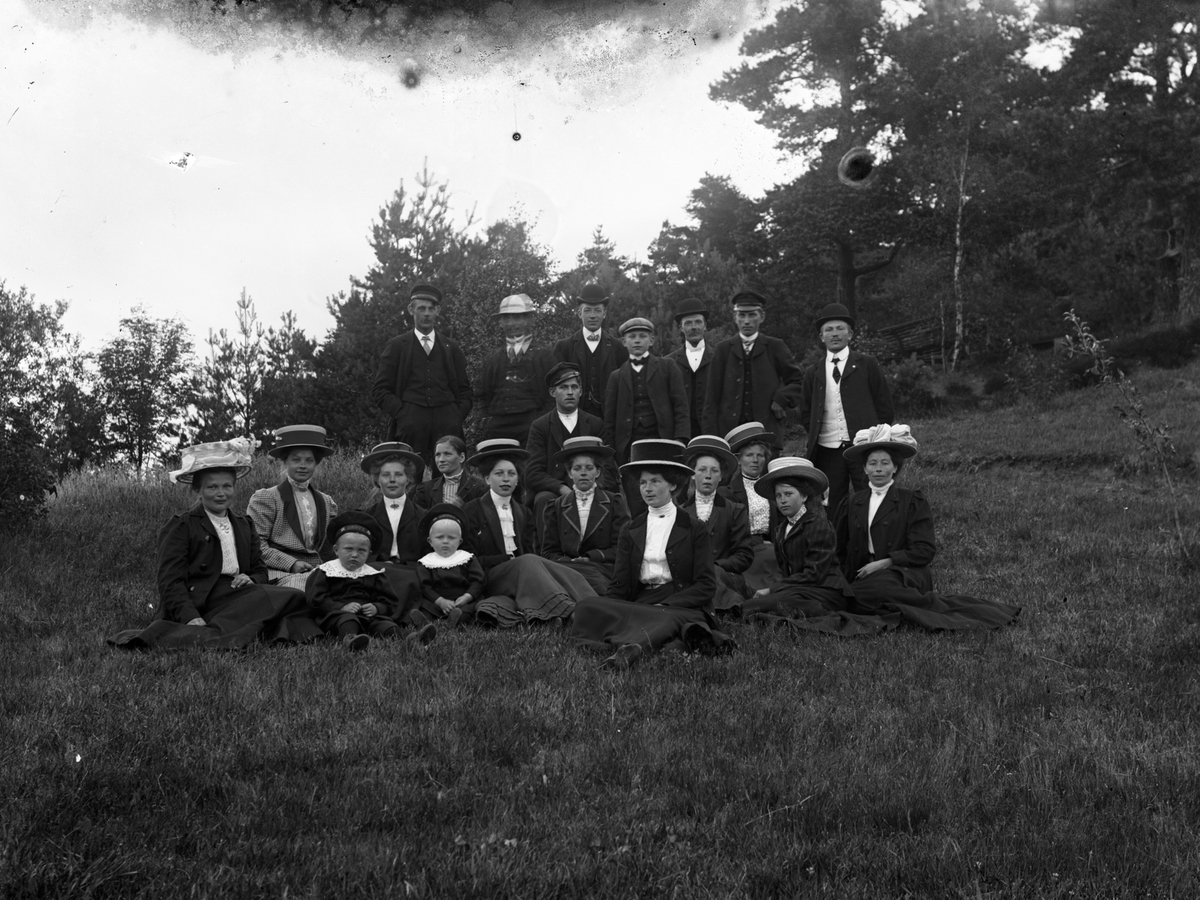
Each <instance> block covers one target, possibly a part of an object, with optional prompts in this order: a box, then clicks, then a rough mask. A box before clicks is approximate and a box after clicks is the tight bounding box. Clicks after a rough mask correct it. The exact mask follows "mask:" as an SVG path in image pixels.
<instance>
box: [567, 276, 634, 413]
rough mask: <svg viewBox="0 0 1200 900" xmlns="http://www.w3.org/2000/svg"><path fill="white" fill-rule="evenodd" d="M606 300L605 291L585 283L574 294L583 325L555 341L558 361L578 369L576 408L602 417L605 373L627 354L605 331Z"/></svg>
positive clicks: (619, 365) (606, 378) (614, 368)
mask: <svg viewBox="0 0 1200 900" xmlns="http://www.w3.org/2000/svg"><path fill="white" fill-rule="evenodd" d="M608 300H609V297H608V292H607V291H606V290H604V288H602V287H600V285H598V284H586V285H584V286H583V289H582V290H581V291H580V292H579V296H578V297H576V298H575V304H576V306H577V310H578V313H579V321H580V324H581V325H582V326H583V327H582V328H581V329H580V330H579V331H577V332H575V333H574V334H573V335H571V336H570V337H568V338H563V339H562V340H561V341H559V342H558V343H557V344H555V345H554V358H555V359H557V360H558V361H559V362H567V363H571V364H572V365H574V366H575V367H576V368H577V369H578V370H579V385H580V389H581V393H580V397H579V408H580V409H581V410H583V411H584V412H586V413H590V414H591V415H593V416H600V417H601V418H603V417H604V390H605V388H607V387H608V376H609V375H611V374H612V373H613V372H615V371H616V370H617V369H619V368H620V367H621V365H622V364H623V363H624V362H625V360H627V359H628V358H629V353H628V351H626V349H625V348H624V347H623V346H622V345H621V342H620V341H617V340H615V339H614V338H613V337H612V336H611V335H609V334H606V333H605V331H604V317H605V315H606V314H607V312H608Z"/></svg>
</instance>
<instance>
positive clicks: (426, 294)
mask: <svg viewBox="0 0 1200 900" xmlns="http://www.w3.org/2000/svg"><path fill="white" fill-rule="evenodd" d="M413 300H429V301H432V302H433V303H438V304H440V303H441V302H442V292H441V291H439V290H438V289H437V288H436V287H434V286H433V285H432V284H414V285H413V286H412V290H410V291H409V292H408V301H409V303H411V302H412V301H413Z"/></svg>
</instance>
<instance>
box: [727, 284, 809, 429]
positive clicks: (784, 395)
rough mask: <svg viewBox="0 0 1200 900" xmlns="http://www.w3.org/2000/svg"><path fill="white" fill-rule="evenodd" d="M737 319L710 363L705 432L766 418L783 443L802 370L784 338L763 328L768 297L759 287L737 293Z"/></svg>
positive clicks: (735, 318)
mask: <svg viewBox="0 0 1200 900" xmlns="http://www.w3.org/2000/svg"><path fill="white" fill-rule="evenodd" d="M732 306H733V319H734V323H735V324H736V325H737V329H738V333H737V334H735V335H734V336H733V337H731V338H729V339H728V340H724V341H721V343H719V344H717V347H716V350H715V352H714V353H713V359H712V363H711V365H710V366H709V368H708V396H707V397H706V398H705V401H704V402H705V413H704V432H705V433H706V434H728V433H729V432H730V431H732V430H733V429H734V428H736V427H737V426H738V425H742V424H744V423H746V422H762V423H763V426H764V428H765V430H766V431H768V432H770V433H771V434H773V435H775V449H776V450H780V449H782V448H783V432H784V425H783V420H784V418H785V417H786V416H787V413H786V411H785V410H786V409H787V407H792V406H795V405H796V403H797V402H798V401H799V399H800V381H801V379H802V378H803V373H802V372H801V371H800V367H799V366H798V365H796V362H795V360H794V359H792V351H791V350H789V349H788V346H787V344H785V343H784V342H783V341H781V340H780V339H779V338H776V337H770V336H769V335H765V334H762V333H761V332H760V328H761V327H762V324H763V322H764V321H766V318H767V310H766V306H767V299H766V297H765V296H764V295H763V294H761V293H759V292H758V291H754V290H749V289H745V290H741V291H738V292H737V293H736V294H734V295H733V300H732Z"/></svg>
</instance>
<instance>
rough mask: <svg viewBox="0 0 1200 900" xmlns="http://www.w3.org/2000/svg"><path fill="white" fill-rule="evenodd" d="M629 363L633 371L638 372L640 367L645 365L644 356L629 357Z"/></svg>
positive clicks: (640, 369)
mask: <svg viewBox="0 0 1200 900" xmlns="http://www.w3.org/2000/svg"><path fill="white" fill-rule="evenodd" d="M629 364H630V365H631V366H633V371H635V372H640V371H642V367H643V366H645V365H646V357H644V356H643V357H642V358H641V359H631V360H630V361H629Z"/></svg>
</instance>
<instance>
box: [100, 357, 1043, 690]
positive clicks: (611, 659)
mask: <svg viewBox="0 0 1200 900" xmlns="http://www.w3.org/2000/svg"><path fill="white" fill-rule="evenodd" d="M558 375H561V372H559V373H558ZM275 437H276V440H275V443H274V446H272V447H271V448H270V450H269V453H270V454H271V455H272V456H273V457H275V458H277V459H278V460H279V461H280V464H281V467H282V469H283V472H282V474H283V476H284V477H283V478H282V480H281V481H280V482H279V484H277V485H275V486H273V487H269V488H264V489H262V490H259V491H256V492H255V493H254V495H253V496H252V497H251V498H250V500H249V503H248V506H247V509H246V513H245V514H244V515H243V514H241V513H239V512H237V511H235V510H233V509H232V508H231V504H232V502H233V499H234V494H235V488H236V483H237V480H238V479H239V478H241V477H242V476H243V475H245V474H246V473H247V472H248V471H249V470H250V463H251V455H252V453H253V446H252V444H251V443H250V442H249V441H245V440H232V441H225V442H216V443H209V444H200V445H197V446H195V447H192V448H189V449H188V450H187V451H185V452H184V454H183V459H182V467H181V468H180V469H179V470H178V471H176V472H172V473H171V477H172V479H173V480H175V481H178V482H182V483H186V484H189V485H190V486H191V490H192V491H193V492H194V493H195V494H196V495H197V498H198V501H199V502H197V503H196V505H195V506H194V507H192V508H191V509H190V510H188V511H187V512H184V513H180V514H179V515H176V516H174V517H172V518H171V520H170V521H169V522H167V523H166V524H165V525H164V526H163V527H162V529H161V531H160V533H159V541H158V590H159V598H160V603H159V606H158V611H157V616H156V618H155V621H153V622H152V623H151V624H150V625H149V626H148V627H146V628H143V629H140V630H134V631H126V632H122V633H120V634H117V635H114V636H113V637H111V638H110V642H111V643H113V644H115V645H117V646H123V647H129V648H155V647H157V648H175V647H189V646H203V647H228V648H232V647H244V646H247V645H248V644H249V643H251V642H253V641H257V640H262V641H268V642H272V641H288V642H301V641H307V640H310V639H315V638H317V637H320V636H321V635H329V636H332V637H335V638H336V639H338V640H340V641H341V642H342V644H344V646H345V647H346V648H348V649H350V650H363V649H365V648H367V647H368V646H369V645H371V644H372V643H373V642H386V641H389V640H395V639H399V640H400V641H401V642H402V643H403V644H406V645H416V646H420V645H424V644H428V643H429V642H430V641H431V640H433V639H434V638H435V637H436V635H437V634H438V629H439V626H440V627H441V628H442V629H443V630H445V629H455V628H462V627H467V626H471V625H474V626H476V627H492V628H512V627H514V626H518V625H533V624H545V625H548V626H551V627H561V628H562V629H563V631H564V633H565V634H566V635H567V636H568V638H569V639H570V640H571V641H573V642H574V643H576V644H577V645H579V646H582V647H586V648H591V649H596V650H601V651H603V652H604V653H606V654H607V658H606V659H605V664H606V665H609V666H612V667H616V668H625V667H627V666H628V665H629V664H630V663H632V662H633V661H634V660H635V659H637V658H639V657H640V656H642V655H643V654H646V653H649V652H652V651H662V650H679V651H685V652H700V653H706V654H717V653H723V652H728V651H730V650H732V649H733V647H734V640H733V638H732V637H731V636H730V634H729V631H730V630H731V623H735V622H737V621H738V620H744V621H749V622H756V623H779V624H785V625H787V626H789V627H793V628H796V629H804V630H814V631H824V632H829V633H835V634H842V635H853V634H873V633H878V632H880V631H883V630H885V629H888V628H891V627H894V626H896V625H899V624H902V623H910V624H914V625H918V626H921V627H924V628H927V629H933V630H943V629H945V630H953V629H965V628H979V627H998V626H1001V625H1004V624H1007V623H1009V622H1011V621H1013V620H1014V619H1015V617H1016V616H1017V614H1018V612H1019V608H1018V607H1016V606H1012V605H1009V604H1006V603H1001V602H996V601H990V600H982V599H978V598H973V597H967V596H961V595H950V594H944V593H939V592H935V591H934V590H933V584H932V579H931V576H930V571H929V566H930V563H932V561H933V558H934V554H935V549H936V548H935V541H934V528H933V519H932V515H931V513H930V509H929V505H928V503H927V502H926V501H925V499H924V497H923V496H922V495H921V492H920V491H918V490H911V489H906V488H901V487H899V486H898V485H897V483H896V479H897V476H898V475H899V474H900V471H901V469H902V467H903V465H904V464H905V462H906V461H907V460H909V459H911V458H912V457H913V455H914V454H915V453H916V452H917V443H916V441H915V440H914V439H913V437H912V435H911V434H910V430H909V428H908V427H907V426H904V425H890V424H881V425H877V426H874V427H871V428H867V429H862V430H860V431H858V433H856V434H855V435H854V438H853V441H852V443H851V445H850V446H849V447H847V448H846V449H845V450H844V451H843V456H844V457H845V459H846V460H847V461H848V462H850V463H853V464H858V463H861V464H862V465H863V466H864V469H865V473H866V476H867V479H868V481H869V484H868V487H867V488H866V489H865V490H861V491H857V492H854V493H852V494H851V495H849V496H848V497H846V498H845V499H844V500H843V501H842V503H841V504H840V506H839V508H838V509H836V510H829V509H827V507H826V506H825V499H826V497H827V493H828V489H829V479H828V478H827V476H826V475H825V473H824V472H822V471H821V470H820V469H818V468H816V467H815V466H814V465H813V463H812V462H810V461H809V460H808V459H805V458H801V457H794V456H778V457H776V458H772V456H773V447H774V446H775V444H776V436H775V435H774V434H772V433H770V432H768V431H767V430H766V428H765V427H764V426H763V424H762V423H760V422H746V423H743V424H741V425H739V426H737V427H735V428H734V429H733V430H732V431H730V432H728V433H727V434H726V435H724V436H718V435H709V434H702V435H699V436H697V437H695V438H692V439H691V440H690V441H689V442H687V443H686V444H685V443H684V442H682V441H676V440H672V439H664V438H644V439H639V440H634V441H632V442H631V446H630V450H629V457H628V461H627V462H625V463H624V464H622V465H620V466H619V467H617V466H614V465H613V456H614V450H613V448H612V447H611V446H609V445H607V444H606V443H605V442H604V440H603V439H602V438H601V437H598V436H594V435H583V436H579V437H572V438H568V439H567V440H566V441H564V443H563V446H562V449H561V450H560V451H558V452H557V453H555V454H554V456H553V457H552V459H551V460H550V463H551V465H552V467H554V468H555V469H556V470H561V471H562V472H563V473H564V474H565V477H566V478H568V479H569V481H570V484H571V490H570V492H566V493H563V494H561V495H559V496H556V497H553V498H550V499H544V500H543V501H542V502H540V503H539V502H538V500H537V497H536V495H535V493H534V492H533V491H530V490H525V489H523V486H524V485H525V480H526V479H527V477H528V469H529V467H530V451H529V450H528V449H526V448H524V447H522V446H521V444H520V442H518V441H517V440H514V439H511V438H493V439H490V440H484V441H480V442H479V443H478V444H477V446H476V448H475V452H474V453H473V455H471V456H470V457H469V458H468V456H467V453H466V447H465V445H464V444H463V442H462V440H461V439H460V438H458V437H456V436H454V435H447V436H444V437H443V438H442V439H441V440H439V441H437V443H436V452H435V454H434V458H435V462H436V466H437V469H438V474H437V475H436V476H435V477H433V478H431V479H429V480H425V479H424V475H425V463H424V460H423V459H422V458H421V456H419V455H418V454H417V453H415V452H414V451H413V449H412V448H411V446H410V445H408V444H406V443H403V442H399V441H389V442H386V443H383V444H379V445H377V446H376V447H375V448H373V449H372V451H371V452H370V453H368V454H366V455H365V456H364V457H363V458H362V460H361V468H362V470H363V472H364V473H365V474H366V475H367V476H369V477H370V478H371V481H372V482H373V487H374V490H373V493H372V496H371V498H370V499H369V500H368V502H367V504H365V505H364V508H362V509H359V510H353V511H349V512H339V511H338V506H337V503H336V501H335V500H334V498H333V497H331V496H330V495H328V494H326V493H323V492H321V491H320V490H318V489H317V487H316V486H315V485H314V484H313V478H314V476H315V475H316V474H317V473H318V472H319V468H320V464H321V461H322V459H323V458H324V457H325V456H326V455H327V454H328V453H329V451H330V448H329V446H328V443H327V440H326V434H325V431H324V429H322V428H320V427H317V426H313V425H296V426H290V427H287V428H281V429H279V430H278V431H277V432H276V435H275Z"/></svg>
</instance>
